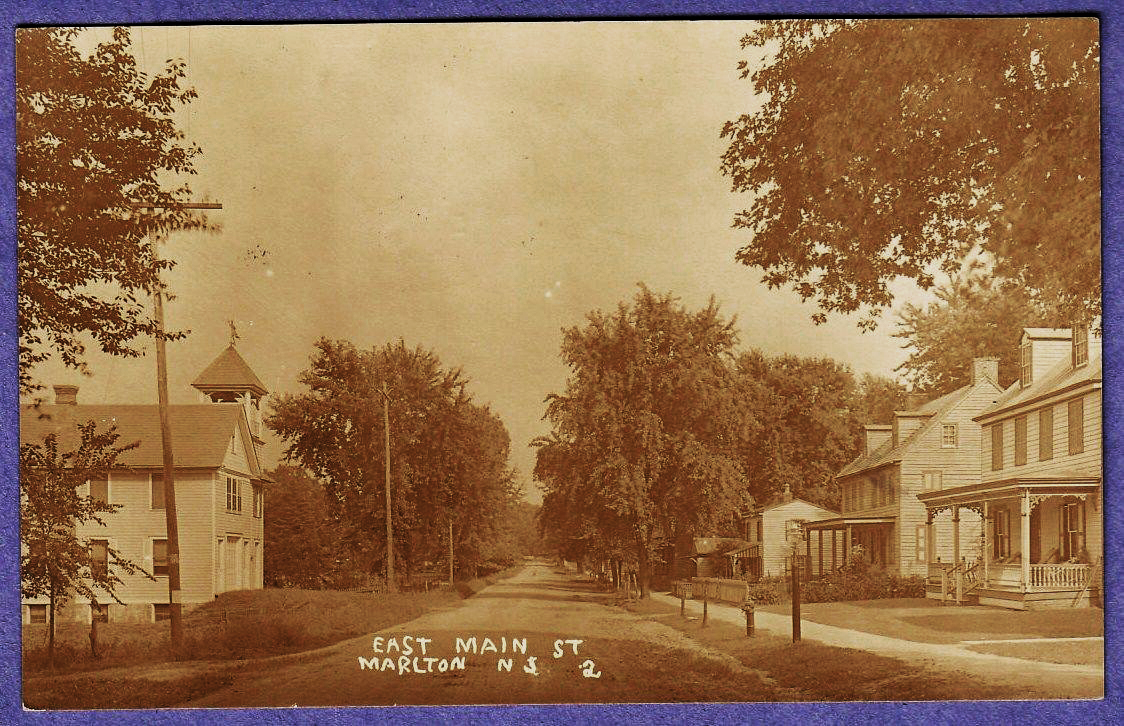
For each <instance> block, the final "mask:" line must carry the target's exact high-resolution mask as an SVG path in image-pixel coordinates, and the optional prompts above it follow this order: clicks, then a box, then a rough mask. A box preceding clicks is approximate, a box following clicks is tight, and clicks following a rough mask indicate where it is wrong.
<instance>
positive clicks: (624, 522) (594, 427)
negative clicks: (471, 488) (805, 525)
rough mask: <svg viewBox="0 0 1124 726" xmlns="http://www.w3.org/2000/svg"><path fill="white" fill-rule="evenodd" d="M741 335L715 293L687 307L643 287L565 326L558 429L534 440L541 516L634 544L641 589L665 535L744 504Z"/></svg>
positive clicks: (552, 399) (553, 413)
mask: <svg viewBox="0 0 1124 726" xmlns="http://www.w3.org/2000/svg"><path fill="white" fill-rule="evenodd" d="M735 342H736V336H735V333H734V329H733V323H732V322H731V321H728V320H726V319H724V318H723V317H722V316H721V315H720V314H719V312H718V306H717V305H716V304H715V303H714V302H713V301H712V302H711V304H709V305H708V306H707V307H706V308H704V309H702V310H700V311H697V312H691V311H688V310H687V309H686V308H684V307H683V306H682V305H681V304H680V303H679V302H678V300H676V299H675V298H673V297H671V296H670V295H657V294H655V293H653V292H651V291H650V290H648V289H647V288H646V287H643V286H642V287H641V289H640V291H639V292H638V293H637V295H636V296H635V298H634V299H633V300H632V302H631V304H622V305H620V306H619V307H618V309H617V310H616V311H615V312H613V313H611V314H605V313H601V312H593V313H590V314H589V316H588V318H587V322H586V324H585V325H584V326H581V327H573V328H568V329H565V330H564V331H563V343H562V359H563V360H564V361H565V362H566V364H567V365H568V366H569V368H570V377H569V379H568V380H567V383H566V389H565V393H563V394H552V395H551V396H549V397H548V404H547V411H546V418H547V420H549V421H550V423H551V425H552V428H553V433H552V435H551V436H550V437H545V438H540V439H539V440H537V441H536V442H535V446H537V448H538V452H537V461H536V466H535V476H536V478H537V479H538V480H539V481H540V482H541V483H542V484H543V486H544V488H545V494H544V498H543V510H544V517H552V519H551V520H549V521H553V522H555V524H556V526H562V527H566V526H569V527H574V526H582V529H583V530H584V525H583V524H582V523H587V524H588V526H589V527H591V528H592V529H593V530H594V531H596V532H598V533H604V535H606V540H607V541H609V542H611V543H615V544H624V543H627V546H628V547H629V548H630V550H631V553H632V555H633V556H634V558H635V562H636V565H637V572H638V578H639V584H640V587H641V592H642V593H643V595H644V596H645V597H646V596H647V594H648V590H649V582H650V575H651V564H652V559H653V556H654V555H655V553H656V551H657V549H658V548H659V547H660V546H661V545H662V544H663V542H664V541H666V539H667V538H668V537H670V536H671V535H672V534H673V533H675V532H678V531H680V530H683V529H693V528H699V527H706V526H708V525H710V524H711V523H712V522H714V521H716V520H721V519H728V518H730V517H732V516H733V514H734V513H735V512H736V511H737V510H738V508H739V507H741V506H743V505H744V504H745V503H746V500H745V493H746V487H745V479H744V476H743V472H742V469H741V467H740V466H739V464H738V461H737V456H736V445H737V442H738V441H740V440H743V439H744V437H745V434H744V429H745V428H746V427H747V426H748V425H750V421H749V420H748V419H747V417H746V411H745V409H744V407H742V406H740V405H739V402H738V398H737V396H736V394H735V391H734V388H733V386H732V385H731V383H732V381H731V376H730V373H731V368H730V363H731V357H732V353H733V348H734V344H735ZM554 517H560V518H561V521H559V520H558V519H554ZM578 531H579V532H581V531H582V530H578Z"/></svg>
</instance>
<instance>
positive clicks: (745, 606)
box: [742, 582, 754, 638]
mask: <svg viewBox="0 0 1124 726" xmlns="http://www.w3.org/2000/svg"><path fill="white" fill-rule="evenodd" d="M753 605H754V603H753V598H752V597H750V596H749V583H748V582H747V583H745V599H744V600H743V601H742V612H744V613H745V637H747V638H752V637H753V630H754V622H753Z"/></svg>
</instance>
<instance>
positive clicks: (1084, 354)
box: [1073, 324, 1089, 368]
mask: <svg viewBox="0 0 1124 726" xmlns="http://www.w3.org/2000/svg"><path fill="white" fill-rule="evenodd" d="M1088 362H1089V326H1088V325H1085V324H1078V325H1074V326H1073V367H1074V368H1077V367H1079V366H1083V365H1085V364H1086V363H1088Z"/></svg>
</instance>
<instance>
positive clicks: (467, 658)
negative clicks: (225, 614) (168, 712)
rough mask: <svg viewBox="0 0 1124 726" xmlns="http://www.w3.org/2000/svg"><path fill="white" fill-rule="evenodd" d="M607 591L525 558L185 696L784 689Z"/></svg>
mask: <svg viewBox="0 0 1124 726" xmlns="http://www.w3.org/2000/svg"><path fill="white" fill-rule="evenodd" d="M605 601H606V596H605V595H603V594H601V593H599V592H597V591H596V590H595V589H594V588H593V587H592V586H591V585H589V584H587V583H583V582H580V581H575V580H573V579H572V578H571V577H569V576H567V575H564V574H562V573H557V572H555V570H554V568H553V567H551V566H548V565H544V564H532V565H529V566H528V567H527V568H526V569H524V570H523V571H522V572H520V573H519V574H517V575H516V576H514V577H512V578H511V579H509V580H506V581H502V582H500V583H497V584H495V585H492V586H491V587H488V588H486V589H485V590H483V591H482V592H480V593H478V594H477V595H475V596H474V597H472V598H470V599H469V600H467V601H465V602H464V603H462V604H459V605H457V606H453V607H450V608H448V609H445V610H441V611H436V612H432V613H429V614H427V615H425V616H423V617H421V618H418V619H416V620H413V621H411V622H409V623H404V624H402V625H399V626H395V627H393V628H389V629H386V630H383V631H380V632H379V633H374V634H372V635H371V636H364V637H362V638H356V639H354V640H349V641H345V642H342V643H338V644H336V645H334V646H331V647H329V648H325V649H322V650H319V651H315V652H312V653H306V654H302V655H300V656H299V657H295V658H294V657H287V658H280V659H272V660H264V661H260V662H256V663H253V664H247V666H246V667H244V668H243V669H242V670H241V671H240V672H238V674H237V676H236V679H235V681H234V683H233V684H232V685H231V686H230V687H228V688H224V689H222V690H220V691H216V692H214V693H210V694H208V695H207V696H206V697H204V698H202V699H200V700H198V701H194V702H191V703H186V704H183V705H185V706H228V707H229V706H293V705H300V706H331V705H356V706H358V705H392V704H450V703H460V704H474V703H556V702H578V703H580V702H601V703H604V702H619V701H632V702H635V701H641V702H643V701H662V702H668V701H739V700H745V699H746V697H747V693H750V694H753V695H756V696H759V697H760V696H771V697H773V698H776V697H781V698H785V697H788V698H792V694H785V693H781V692H777V691H775V689H771V688H770V687H769V686H768V685H766V684H765V683H763V682H762V680H761V679H760V678H759V677H758V676H757V674H756V672H755V671H753V670H750V669H747V668H745V667H744V666H742V665H741V664H740V663H738V662H737V661H736V660H735V659H733V658H731V657H730V656H728V655H726V654H723V653H720V652H718V651H716V650H711V649H708V648H705V647H703V646H701V645H699V644H698V643H696V642H695V641H694V640H692V639H690V638H688V637H686V636H684V635H683V634H682V633H679V632H678V631H676V630H674V629H672V628H669V627H667V626H665V625H662V624H661V623H660V622H659V619H660V618H661V617H666V616H649V617H642V616H636V615H632V614H629V613H627V612H624V611H622V610H620V609H619V608H613V607H608V606H607V605H605V604H602V603H604V602H605ZM376 638H378V639H377V640H376ZM458 638H459V639H460V641H459V642H458ZM376 647H377V648H378V651H377V652H376V650H375V648H376ZM508 659H510V660H508ZM508 668H510V670H508ZM751 697H752V696H751ZM770 700H771V699H770Z"/></svg>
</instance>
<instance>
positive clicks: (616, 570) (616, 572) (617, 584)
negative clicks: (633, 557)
mask: <svg viewBox="0 0 1124 726" xmlns="http://www.w3.org/2000/svg"><path fill="white" fill-rule="evenodd" d="M611 567H612V570H613V589H614V590H620V589H621V561H620V560H619V559H617V558H613V561H612V564H611Z"/></svg>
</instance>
